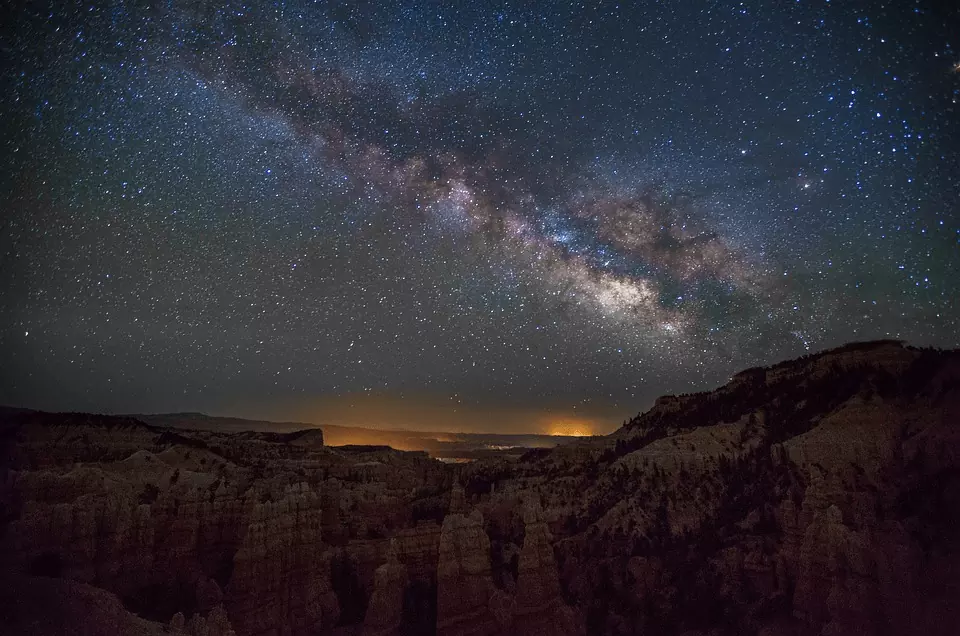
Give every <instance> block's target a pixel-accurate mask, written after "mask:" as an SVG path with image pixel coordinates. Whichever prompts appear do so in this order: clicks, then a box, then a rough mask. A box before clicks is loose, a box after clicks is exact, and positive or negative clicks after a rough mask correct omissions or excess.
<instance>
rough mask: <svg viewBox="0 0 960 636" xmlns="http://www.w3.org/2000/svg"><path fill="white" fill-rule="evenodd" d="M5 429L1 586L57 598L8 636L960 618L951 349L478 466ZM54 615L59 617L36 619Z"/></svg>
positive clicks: (99, 424)
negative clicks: (97, 626) (55, 607)
mask: <svg viewBox="0 0 960 636" xmlns="http://www.w3.org/2000/svg"><path fill="white" fill-rule="evenodd" d="M0 417H2V418H3V424H2V428H0V432H2V438H0V439H2V444H3V446H2V456H0V461H2V466H3V469H4V475H3V482H2V484H3V489H2V492H0V494H2V499H0V501H2V509H0V513H2V514H0V523H2V532H0V564H2V569H3V571H4V572H5V573H6V574H5V577H6V578H7V579H8V580H10V581H11V585H18V586H23V589H24V590H25V592H24V594H27V593H29V594H31V595H33V597H37V598H41V599H46V601H43V602H40V601H37V602H32V603H26V604H23V603H19V604H18V603H17V602H16V599H11V597H10V594H9V593H8V594H6V595H4V596H2V597H0V603H2V604H3V606H2V607H0V617H4V620H5V621H6V622H7V623H8V625H9V626H10V628H11V630H12V632H11V633H24V634H26V633H38V634H39V633H60V632H59V631H57V630H58V628H57V625H60V624H63V623H66V622H76V621H81V622H82V621H84V620H87V619H86V618H85V617H84V610H83V609H82V608H83V607H84V603H83V602H81V600H77V599H97V600H96V603H95V606H96V608H98V609H96V610H95V611H94V610H93V609H91V610H90V611H91V613H90V614H89V620H90V621H94V620H100V621H101V622H102V621H108V622H109V624H113V625H119V626H126V627H123V628H122V629H128V630H134V632H135V631H136V630H140V631H141V632H142V633H152V632H151V631H150V630H153V629H155V628H156V629H160V628H161V626H160V625H159V624H158V623H164V624H166V625H167V627H165V629H169V630H173V632H174V633H176V632H185V633H190V634H197V635H199V634H201V633H203V634H217V635H219V634H223V635H226V634H228V633H231V632H233V633H235V634H237V635H239V636H244V635H247V634H270V633H276V632H278V631H283V632H286V633H291V634H309V633H337V634H432V633H439V634H468V633H469V634H530V633H542V634H552V633H556V634H574V633H589V634H686V635H687V636H693V635H695V634H712V635H721V634H730V635H734V634H738V635H739V634H764V635H768V636H769V635H773V634H793V635H798V636H799V635H806V634H811V635H812V634H823V635H827V634H852V633H857V634H878V635H879V634H925V635H927V634H950V633H953V629H954V626H955V625H956V624H957V623H958V621H960V608H958V599H960V530H958V529H960V517H958V514H960V513H958V511H960V353H958V352H955V351H946V352H944V351H935V350H921V349H914V348H910V347H906V346H903V345H901V344H900V343H897V342H874V343H859V344H855V345H849V346H846V347H843V348H840V349H835V350H832V351H827V352H824V353H820V354H816V355H811V356H807V357H805V358H801V359H798V360H792V361H789V362H784V363H781V364H778V365H775V366H772V367H768V368H757V369H750V370H747V371H744V372H742V373H739V374H737V375H736V376H735V377H734V378H733V379H732V380H731V381H730V382H729V383H728V384H727V385H725V386H723V387H721V388H719V389H717V390H715V391H711V392H704V393H698V394H692V395H681V396H668V397H663V398H660V399H659V400H658V401H657V402H656V404H655V405H654V406H653V408H651V409H650V410H649V411H647V412H645V413H642V414H640V415H638V416H637V417H634V418H632V419H631V420H629V421H628V422H627V423H626V424H625V425H624V426H623V427H622V428H621V429H620V430H618V431H617V432H615V433H614V434H612V435H610V436H607V437H602V438H587V439H583V440H577V441H572V442H570V443H568V444H564V445H562V446H558V447H556V448H539V449H532V450H527V451H524V452H523V454H522V455H520V454H517V453H513V454H510V453H507V454H502V455H498V456H491V457H485V458H482V459H479V460H477V461H474V462H472V463H470V464H463V465H447V464H443V463H440V462H437V461H435V460H433V459H431V458H430V457H428V455H427V454H426V453H424V452H402V451H397V450H392V449H389V448H384V447H380V446H347V447H342V448H335V447H330V446H327V445H325V444H324V436H323V435H322V434H320V432H319V431H302V432H293V431H290V432H279V431H275V432H250V431H246V432H237V431H231V430H221V431H203V430H197V427H194V428H193V429H192V430H186V429H171V428H167V427H160V426H155V425H154V424H156V423H157V421H156V420H154V421H153V422H152V423H151V424H147V423H144V422H142V421H139V420H137V419H135V418H126V417H109V416H97V415H84V414H45V413H37V412H29V411H18V410H9V411H4V412H3V413H2V414H0ZM165 417H174V416H165ZM178 417H183V416H178ZM51 577H52V578H53V579H55V582H50V581H48V580H46V579H49V578H51ZM71 599H72V600H71ZM45 602H46V603H53V604H60V605H62V606H63V609H62V612H60V613H59V614H56V616H54V617H53V618H50V617H48V618H47V620H44V621H41V620H39V619H36V618H35V616H34V615H35V614H36V613H37V612H38V611H40V610H39V608H41V607H44V603H45ZM92 602H93V601H91V603H92ZM96 612H98V613H96ZM132 614H137V615H139V618H137V617H136V616H133V615H132ZM57 616H59V617H60V618H56V617H57ZM98 616H99V617H100V618H99V619H98V618H96V617H98ZM64 617H69V620H68V618H64ZM57 621H60V622H59V623H58V622H57ZM31 626H34V627H31ZM118 629H120V628H119V627H118ZM18 630H19V631H18ZM204 630H206V631H204ZM134 632H131V633H134ZM101 633H109V632H101Z"/></svg>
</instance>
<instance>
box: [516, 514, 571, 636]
mask: <svg viewBox="0 0 960 636" xmlns="http://www.w3.org/2000/svg"><path fill="white" fill-rule="evenodd" d="M523 523H524V538H523V548H522V549H521V551H520V561H519V568H518V577H517V595H516V608H515V610H514V613H513V628H514V631H515V633H517V634H572V633H575V631H576V628H575V626H574V617H573V612H572V611H571V610H570V608H569V607H567V606H566V605H565V604H564V602H563V599H562V598H561V596H560V580H559V577H558V574H557V564H556V562H555V561H554V557H553V546H552V545H551V536H550V531H549V530H548V529H547V524H546V523H545V522H544V520H543V511H542V510H541V507H540V503H539V502H538V501H537V500H536V499H535V498H533V497H530V498H529V499H528V501H527V502H526V503H525V505H524V510H523Z"/></svg>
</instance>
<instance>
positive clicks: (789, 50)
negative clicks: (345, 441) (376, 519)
mask: <svg viewBox="0 0 960 636" xmlns="http://www.w3.org/2000/svg"><path fill="white" fill-rule="evenodd" d="M24 4H25V5H26V6H23V7H19V8H16V9H9V8H8V9H7V10H6V14H5V15H3V16H2V17H0V22H2V24H3V25H4V26H3V27H2V29H3V39H2V43H3V45H2V52H0V69H2V84H0V104H2V123H0V126H2V132H0V134H2V137H0V148H2V152H0V160H2V162H3V165H2V170H0V215H2V216H0V219H2V221H0V367H2V371H0V403H5V404H10V405H19V406H29V407H34V408H43V409H48V410H66V409H70V410H88V411H98V412H157V411H183V410H201V411H205V412H209V413H216V414H231V415H238V416H251V417H267V418H296V419H304V420H312V421H317V422H321V421H338V422H341V423H351V424H360V425H363V424H366V425H372V426H404V427H411V428H424V429H427V428H430V429H444V430H488V431H534V430H545V431H548V430H554V429H556V427H557V422H566V423H572V424H570V425H571V426H573V425H577V426H581V425H582V426H585V427H587V428H589V429H590V430H595V431H604V432H606V431H609V430H611V429H612V427H614V426H615V425H617V424H619V422H620V421H621V420H622V419H623V418H626V417H629V416H632V415H633V414H635V413H636V412H638V411H640V410H642V409H645V408H646V407H648V406H649V405H650V403H651V401H652V399H653V398H655V397H656V396H657V395H660V394H664V393H681V392H689V391H694V390H704V389H709V388H713V387H715V386H717V385H719V384H722V383H724V382H725V381H726V380H727V379H729V377H730V375H731V374H733V373H735V372H736V371H738V370H741V369H743V368H746V367H750V366H754V365H757V364H765V363H770V362H775V361H778V360H780V359H784V358H788V357H794V356H798V355H802V354H804V353H807V352H811V351H816V350H819V349H823V348H826V347H829V346H834V345H838V344H842V343H844V342H847V341H850V340H866V339H874V338H899V339H906V340H908V341H909V342H910V343H912V344H917V345H934V346H940V347H956V346H958V345H960V301H958V300H957V299H958V298H960V203H958V201H960V105H958V100H960V10H958V9H956V8H947V6H948V5H951V4H953V3H949V2H936V3H934V2H888V3H883V2H845V1H843V2H842V1H840V0H834V1H833V2H829V1H816V2H813V1H807V0H801V1H798V2H761V1H755V2H731V3H723V2H637V3H632V2H622V3H620V4H619V5H618V4H616V3H613V2H591V3H533V2H519V1H518V2H513V3H506V2H501V3H496V2H489V3H487V2H471V1H466V0H465V1H463V2H449V3H439V4H438V3H430V2H405V3H391V2H379V1H377V2H359V1H358V2H264V3H252V2H251V3H223V4H222V6H221V4H220V3H210V4H209V5H208V6H203V7H200V8H198V7H197V5H198V4H201V3H196V2H178V1H172V0H171V1H169V2H166V3H152V2H151V3H146V2H144V3H133V2H113V3H89V2H88V3H73V2H63V3H61V2H55V3H49V5H48V6H47V4H46V3H24ZM158 4H162V5H163V6H161V7H159V8H158V7H157V6H155V5H158ZM204 4H205V3H204Z"/></svg>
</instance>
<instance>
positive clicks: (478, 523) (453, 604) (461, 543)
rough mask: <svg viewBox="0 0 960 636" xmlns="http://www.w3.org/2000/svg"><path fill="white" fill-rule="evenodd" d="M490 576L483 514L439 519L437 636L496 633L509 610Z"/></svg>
mask: <svg viewBox="0 0 960 636" xmlns="http://www.w3.org/2000/svg"><path fill="white" fill-rule="evenodd" d="M504 605H505V603H504V599H503V597H502V595H501V594H499V593H498V592H497V590H496V589H495V588H494V586H493V580H492V579H491V577H490V540H489V538H488V537H487V534H486V532H484V529H483V515H482V514H481V513H480V512H479V511H477V510H475V511H474V512H473V513H472V514H471V515H469V516H464V515H462V514H449V515H447V516H446V517H445V518H444V520H443V527H442V529H441V533H440V546H439V561H438V564H437V634H438V636H466V635H468V634H469V635H471V636H483V635H486V634H496V633H499V632H500V631H501V630H502V629H503V628H504V624H503V623H509V617H510V616H511V615H512V611H511V609H509V608H507V607H504Z"/></svg>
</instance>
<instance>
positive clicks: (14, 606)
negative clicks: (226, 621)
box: [0, 574, 227, 636]
mask: <svg viewBox="0 0 960 636" xmlns="http://www.w3.org/2000/svg"><path fill="white" fill-rule="evenodd" d="M0 631H2V632H3V634H4V635H5V636H117V634H124V635H125V636H161V635H168V636H169V635H170V634H174V635H176V634H182V633H184V632H182V630H176V629H173V630H171V628H169V627H168V626H167V625H163V624H161V623H156V622H153V621H147V620H144V619H142V618H140V617H138V616H136V615H134V614H132V613H131V612H129V611H127V610H126V609H125V608H124V607H123V605H122V604H121V603H120V599H118V598H117V597H116V596H115V595H114V594H111V593H110V592H107V591H106V590H103V589H100V588H97V587H94V586H92V585H87V584H85V583H78V582H76V581H71V580H69V579H59V578H49V577H29V576H18V575H9V574H6V575H0ZM223 636H227V634H225V633H224V634H223Z"/></svg>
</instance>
